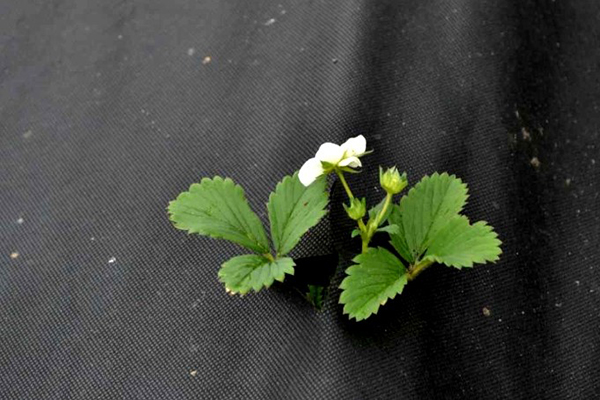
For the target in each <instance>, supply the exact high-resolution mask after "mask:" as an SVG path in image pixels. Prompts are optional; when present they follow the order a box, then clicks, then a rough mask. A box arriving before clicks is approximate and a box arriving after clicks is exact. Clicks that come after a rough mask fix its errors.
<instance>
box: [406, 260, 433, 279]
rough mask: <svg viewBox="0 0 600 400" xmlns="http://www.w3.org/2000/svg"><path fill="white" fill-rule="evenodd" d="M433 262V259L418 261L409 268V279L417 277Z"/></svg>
mask: <svg viewBox="0 0 600 400" xmlns="http://www.w3.org/2000/svg"><path fill="white" fill-rule="evenodd" d="M431 264H433V261H431V260H422V261H420V262H418V263H416V264H415V265H414V266H413V267H412V268H409V270H408V280H409V281H412V280H413V279H415V278H416V277H417V275H419V274H420V273H421V272H423V271H424V270H425V269H426V268H427V267H429V266H430V265H431Z"/></svg>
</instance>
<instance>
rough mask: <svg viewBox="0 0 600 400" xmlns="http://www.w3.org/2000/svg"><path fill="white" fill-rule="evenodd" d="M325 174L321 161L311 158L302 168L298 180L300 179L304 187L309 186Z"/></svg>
mask: <svg viewBox="0 0 600 400" xmlns="http://www.w3.org/2000/svg"><path fill="white" fill-rule="evenodd" d="M323 172H324V171H323V166H322V165H321V161H320V160H317V159H316V158H311V159H309V160H307V161H306V162H305V163H304V165H303V166H302V168H300V172H299V173H298V179H300V182H301V183H302V184H303V185H304V186H309V185H310V184H311V183H313V182H314V181H315V180H316V179H317V178H318V177H319V176H321V175H323Z"/></svg>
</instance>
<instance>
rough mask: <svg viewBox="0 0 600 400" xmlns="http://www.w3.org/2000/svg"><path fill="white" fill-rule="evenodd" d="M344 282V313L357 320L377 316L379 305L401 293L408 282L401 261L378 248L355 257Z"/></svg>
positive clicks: (342, 301)
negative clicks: (372, 315)
mask: <svg viewBox="0 0 600 400" xmlns="http://www.w3.org/2000/svg"><path fill="white" fill-rule="evenodd" d="M353 261H354V262H355V263H356V264H357V265H353V266H351V267H350V268H348V269H347V270H346V274H348V276H347V277H346V278H345V279H344V280H343V281H342V284H341V285H340V288H341V289H343V292H342V294H341V296H340V303H341V304H344V313H345V314H350V318H356V320H357V321H361V320H363V319H366V318H367V317H369V316H370V315H371V314H376V313H377V310H378V309H379V306H381V305H384V304H385V303H386V301H387V300H388V299H393V298H394V297H395V296H396V294H400V293H402V289H403V288H404V285H406V283H407V277H406V269H405V268H404V265H403V264H402V262H401V261H400V260H399V259H398V258H397V257H396V256H395V255H393V254H392V253H390V252H389V251H388V250H386V249H384V248H382V247H378V248H372V249H369V251H367V252H366V253H363V254H360V255H358V256H356V257H355V258H354V260H353Z"/></svg>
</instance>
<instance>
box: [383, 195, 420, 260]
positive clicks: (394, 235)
mask: <svg viewBox="0 0 600 400" xmlns="http://www.w3.org/2000/svg"><path fill="white" fill-rule="evenodd" d="M391 209H392V213H391V214H390V218H389V221H390V224H393V225H394V226H397V227H398V231H397V232H390V239H391V240H390V243H391V244H392V246H394V248H395V249H396V251H397V252H398V254H400V255H401V256H402V258H404V259H405V260H406V261H407V262H408V263H409V264H413V263H414V262H415V259H414V256H413V254H412V253H411V252H410V250H409V249H408V244H406V237H405V234H404V224H403V223H402V214H401V213H400V206H398V205H396V206H393V207H391Z"/></svg>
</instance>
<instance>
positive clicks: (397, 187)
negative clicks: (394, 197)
mask: <svg viewBox="0 0 600 400" xmlns="http://www.w3.org/2000/svg"><path fill="white" fill-rule="evenodd" d="M379 183H380V184H381V187H382V188H383V190H385V191H386V192H387V193H389V194H396V193H400V192H401V191H402V189H404V188H405V187H406V185H408V180H407V179H406V172H405V173H403V174H402V175H400V173H399V172H398V170H397V169H396V167H392V168H388V170H387V171H385V172H383V168H381V167H379Z"/></svg>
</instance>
